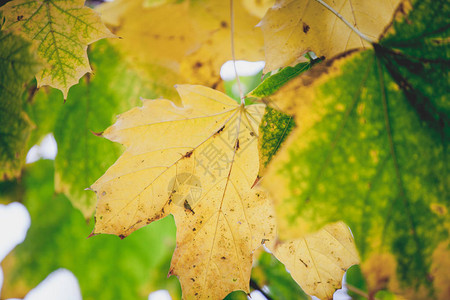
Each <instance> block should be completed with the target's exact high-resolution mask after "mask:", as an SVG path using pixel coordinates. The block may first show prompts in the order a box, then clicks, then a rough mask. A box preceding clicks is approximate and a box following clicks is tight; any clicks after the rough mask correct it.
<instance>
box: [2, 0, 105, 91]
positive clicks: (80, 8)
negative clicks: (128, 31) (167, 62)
mask: <svg viewBox="0 0 450 300" xmlns="http://www.w3.org/2000/svg"><path fill="white" fill-rule="evenodd" d="M0 12H1V13H2V14H3V16H4V17H5V25H4V26H5V28H6V29H8V30H13V31H17V32H19V33H20V34H21V35H22V36H23V37H25V38H27V39H30V40H32V41H33V43H35V44H36V45H37V53H38V55H39V57H40V58H41V59H43V60H44V62H46V66H45V67H44V68H43V70H42V71H41V72H39V73H38V74H37V75H36V79H37V82H38V86H43V85H50V86H52V87H54V88H57V89H60V90H61V91H62V92H63V95H64V98H67V93H68V91H69V88H70V87H71V86H72V85H74V84H76V83H78V80H79V79H80V78H81V76H83V75H84V74H86V73H87V72H91V71H92V70H91V68H90V66H89V60H88V56H87V52H86V49H87V46H88V45H89V44H91V43H93V42H95V41H97V40H99V39H102V38H106V37H114V35H113V34H111V32H110V31H109V30H108V29H107V28H106V27H105V26H104V25H103V23H102V22H101V21H100V17H99V16H98V14H97V13H96V12H94V11H93V10H92V9H90V8H88V7H85V6H84V0H71V1H69V0H67V1H55V0H46V1H44V0H41V1H28V0H14V1H11V2H8V3H7V4H5V5H4V6H2V7H1V8H0Z"/></svg>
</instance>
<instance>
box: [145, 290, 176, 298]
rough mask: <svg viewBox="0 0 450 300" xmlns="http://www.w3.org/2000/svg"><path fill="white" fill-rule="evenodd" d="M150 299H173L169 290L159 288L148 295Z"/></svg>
mask: <svg viewBox="0 0 450 300" xmlns="http://www.w3.org/2000/svg"><path fill="white" fill-rule="evenodd" d="M148 300H172V297H170V294H169V292H168V291H167V290H159V291H155V292H153V293H150V295H148Z"/></svg>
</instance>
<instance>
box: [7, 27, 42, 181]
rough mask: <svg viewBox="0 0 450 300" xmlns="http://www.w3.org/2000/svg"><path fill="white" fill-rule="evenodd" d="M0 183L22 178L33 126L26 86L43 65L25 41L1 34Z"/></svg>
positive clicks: (11, 35)
mask: <svg viewBox="0 0 450 300" xmlns="http://www.w3.org/2000/svg"><path fill="white" fill-rule="evenodd" d="M0 43H1V45H2V46H1V48H0V179H1V178H4V177H15V176H18V175H19V174H20V170H21V167H22V165H23V163H24V161H25V154H26V152H25V145H26V141H27V139H28V136H29V134H30V131H31V129H32V123H31V122H30V119H29V118H28V116H27V114H26V113H25V112H24V111H23V110H22V94H23V92H24V90H25V83H26V82H27V81H29V80H30V79H31V78H32V77H33V76H34V74H35V73H36V72H37V71H38V68H39V63H38V61H37V59H36V56H35V55H34V54H33V52H32V50H31V49H30V44H29V43H28V42H27V41H25V40H24V39H23V38H21V37H19V36H16V35H13V34H11V33H6V32H4V31H0Z"/></svg>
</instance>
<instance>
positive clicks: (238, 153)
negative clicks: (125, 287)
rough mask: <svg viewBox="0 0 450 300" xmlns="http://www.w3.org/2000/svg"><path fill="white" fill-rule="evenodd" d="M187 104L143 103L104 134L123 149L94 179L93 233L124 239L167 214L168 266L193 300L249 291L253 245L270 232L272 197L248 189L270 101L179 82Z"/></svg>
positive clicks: (182, 96)
mask: <svg viewBox="0 0 450 300" xmlns="http://www.w3.org/2000/svg"><path fill="white" fill-rule="evenodd" d="M177 89H178V92H179V93H180V96H181V98H182V102H183V107H177V106H175V105H174V104H173V103H172V102H171V101H169V100H146V101H144V106H143V107H141V108H134V109H132V110H130V111H128V112H126V113H124V114H122V115H121V116H120V117H119V118H118V120H117V122H116V123H115V124H114V125H113V126H111V127H110V128H108V129H107V130H106V131H105V132H104V134H103V135H104V136H105V137H106V138H108V139H110V140H112V141H116V142H120V143H122V144H123V145H124V146H125V147H126V151H125V153H124V154H123V155H122V156H121V157H120V158H119V159H118V160H117V161H116V163H115V164H114V165H113V166H111V167H110V168H109V169H108V171H107V172H106V173H105V174H104V175H103V176H102V177H101V178H100V179H99V180H97V182H95V183H94V184H93V185H92V187H91V188H92V189H93V190H94V191H95V192H96V193H97V196H98V204H97V212H96V225H95V229H94V232H95V233H112V234H116V235H119V236H121V237H125V236H127V235H129V234H130V233H132V232H133V231H135V230H137V229H138V228H140V227H142V226H144V225H145V224H148V223H150V222H152V221H154V220H157V219H160V218H163V217H164V216H166V215H167V214H169V213H172V214H173V215H174V217H175V222H176V225H177V248H176V250H175V253H174V256H173V260H172V266H171V271H170V273H169V274H176V275H178V277H179V279H180V282H181V286H182V289H183V294H184V297H185V298H187V299H192V298H195V299H206V298H211V299H222V298H223V297H225V296H226V295H227V294H228V293H230V292H231V291H233V290H238V289H242V290H244V291H247V292H248V291H249V286H248V285H249V279H250V270H251V265H252V253H253V251H254V250H255V249H256V248H258V246H260V245H261V243H264V242H265V241H266V240H273V238H274V234H275V233H274V217H273V212H272V206H271V203H270V201H268V199H267V198H266V195H265V193H264V192H262V191H261V190H258V189H257V188H253V189H252V188H251V187H252V185H253V183H254V181H255V179H256V176H257V173H258V167H259V161H258V155H257V151H258V150H257V136H258V128H259V123H260V120H261V117H262V114H263V113H264V105H251V106H243V105H238V104H237V103H236V102H235V101H234V100H232V99H231V98H229V97H228V96H226V95H224V94H222V93H220V92H218V91H215V90H212V89H209V88H206V87H202V86H191V85H182V86H178V87H177Z"/></svg>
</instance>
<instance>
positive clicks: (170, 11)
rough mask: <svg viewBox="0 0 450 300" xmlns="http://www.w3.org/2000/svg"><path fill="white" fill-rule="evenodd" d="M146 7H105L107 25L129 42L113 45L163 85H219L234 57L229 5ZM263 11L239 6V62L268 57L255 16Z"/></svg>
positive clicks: (132, 1) (130, 2)
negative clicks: (259, 11) (222, 67)
mask: <svg viewBox="0 0 450 300" xmlns="http://www.w3.org/2000/svg"><path fill="white" fill-rule="evenodd" d="M247 2H248V1H247ZM146 3H147V2H145V1H143V0H116V1H114V2H112V3H105V4H103V5H101V6H99V8H98V10H99V11H100V12H101V14H102V17H103V19H104V20H105V22H106V23H107V24H110V25H111V26H112V30H113V31H114V33H116V34H117V35H118V36H120V37H122V38H123V39H120V40H115V41H113V43H114V45H115V46H116V47H117V48H118V49H119V50H120V51H121V52H123V53H125V54H126V57H127V59H129V60H131V61H132V63H133V64H134V66H135V67H136V68H138V69H140V70H142V72H143V75H145V76H146V77H147V78H149V79H150V80H151V81H154V82H155V83H156V84H157V85H161V84H164V85H167V86H170V85H174V84H175V83H178V82H185V83H190V84H202V85H206V86H210V87H218V86H219V84H220V82H221V79H220V75H219V71H220V67H221V66H222V64H224V63H225V62H226V61H227V60H229V59H230V58H231V47H230V30H231V24H230V21H229V20H230V4H229V2H228V1H223V0H200V1H184V2H182V3H177V2H174V1H161V3H160V2H158V3H155V4H157V5H150V6H149V5H148V3H147V5H146ZM258 9H259V10H260V9H261V7H256V6H255V5H253V6H252V5H251V4H249V3H247V4H246V7H244V5H243V4H242V3H241V1H236V2H235V8H234V13H235V18H234V19H235V54H236V58H237V59H245V60H253V61H256V60H262V59H263V58H264V52H263V47H264V43H263V35H262V32H261V30H259V28H255V26H256V25H257V24H258V22H259V21H260V19H259V18H258V17H255V16H254V15H253V14H254V11H257V10H258ZM168 75H170V76H168ZM160 94H161V93H160ZM164 96H165V97H170V99H173V97H174V95H172V94H164Z"/></svg>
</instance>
